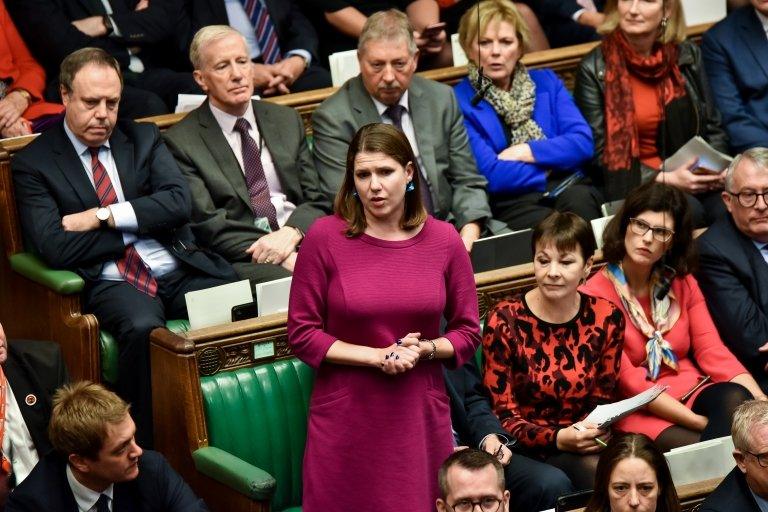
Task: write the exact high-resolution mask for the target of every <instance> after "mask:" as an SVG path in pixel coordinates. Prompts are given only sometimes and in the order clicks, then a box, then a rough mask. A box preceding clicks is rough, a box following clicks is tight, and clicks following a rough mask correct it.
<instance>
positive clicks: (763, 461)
mask: <svg viewBox="0 0 768 512" xmlns="http://www.w3.org/2000/svg"><path fill="white" fill-rule="evenodd" d="M744 451H746V452H747V453H748V454H750V455H751V456H753V457H754V458H756V459H757V463H758V464H760V467H761V468H768V452H764V453H752V452H751V451H749V450H744Z"/></svg>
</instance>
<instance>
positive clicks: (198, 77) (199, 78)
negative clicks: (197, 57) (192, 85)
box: [192, 69, 208, 93]
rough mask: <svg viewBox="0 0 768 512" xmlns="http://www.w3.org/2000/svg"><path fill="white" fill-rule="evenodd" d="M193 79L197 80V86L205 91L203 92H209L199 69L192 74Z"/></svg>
mask: <svg viewBox="0 0 768 512" xmlns="http://www.w3.org/2000/svg"><path fill="white" fill-rule="evenodd" d="M192 78H194V79H195V82H197V85H199V86H200V88H201V89H202V90H203V92H205V93H207V92H208V86H207V85H205V83H204V82H203V74H202V73H201V72H200V70H199V69H196V70H194V71H193V72H192Z"/></svg>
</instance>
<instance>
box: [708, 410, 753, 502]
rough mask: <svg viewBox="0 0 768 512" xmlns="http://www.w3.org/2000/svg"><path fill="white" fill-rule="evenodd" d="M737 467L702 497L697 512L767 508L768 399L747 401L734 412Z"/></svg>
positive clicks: (732, 428) (734, 455) (732, 433)
mask: <svg viewBox="0 0 768 512" xmlns="http://www.w3.org/2000/svg"><path fill="white" fill-rule="evenodd" d="M731 436H732V437H733V446H734V450H733V458H734V459H736V467H735V468H734V469H733V471H731V472H730V473H728V475H727V476H726V477H725V479H724V480H723V481H722V482H721V483H720V485H718V486H717V488H716V489H715V490H714V491H713V492H712V494H710V495H709V497H707V499H706V500H704V503H703V504H702V505H701V508H700V509H699V510H700V512H731V511H738V512H762V511H764V510H768V470H766V468H768V402H766V401H764V400H750V401H748V402H744V403H743V404H741V405H740V406H739V407H737V408H736V411H735V412H734V413H733V425H732V427H731Z"/></svg>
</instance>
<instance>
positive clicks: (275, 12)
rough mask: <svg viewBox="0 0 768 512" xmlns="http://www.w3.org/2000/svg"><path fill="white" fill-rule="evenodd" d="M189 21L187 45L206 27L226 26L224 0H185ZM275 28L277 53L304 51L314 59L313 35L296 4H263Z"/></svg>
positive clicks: (271, 0) (287, 0)
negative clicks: (189, 29) (277, 44)
mask: <svg viewBox="0 0 768 512" xmlns="http://www.w3.org/2000/svg"><path fill="white" fill-rule="evenodd" d="M185 1H186V3H187V9H188V12H189V15H190V17H191V20H192V27H191V32H190V33H189V37H188V42H187V45H188V44H189V43H190V42H191V41H192V37H193V36H194V35H195V32H197V31H198V30H200V29H201V28H203V27H205V26H207V25H229V20H228V18H227V10H226V8H225V7H224V0H185ZM265 2H266V5H267V10H268V11H269V16H270V18H271V19H272V23H274V25H275V31H276V32H277V40H278V42H279V43H280V51H281V52H282V53H283V55H285V54H286V53H287V52H289V51H291V50H306V51H308V52H309V53H310V54H312V58H313V59H315V60H316V59H317V32H315V28H314V27H313V26H312V24H311V23H310V22H309V20H308V19H307V17H306V16H304V14H303V13H302V12H301V10H300V9H299V5H298V3H297V0H265Z"/></svg>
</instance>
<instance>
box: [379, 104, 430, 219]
mask: <svg viewBox="0 0 768 512" xmlns="http://www.w3.org/2000/svg"><path fill="white" fill-rule="evenodd" d="M403 114H405V107H404V106H402V105H400V104H397V105H390V106H388V107H387V109H386V110H385V111H384V115H385V116H387V117H388V118H390V119H391V120H392V124H393V125H394V126H395V128H397V129H398V130H400V131H401V132H403V133H405V131H404V130H403ZM411 149H413V148H411ZM413 165H414V167H415V168H416V172H419V165H418V162H414V163H413ZM419 178H421V187H420V190H421V202H422V203H423V204H424V208H425V209H426V210H427V213H430V214H431V213H434V212H435V207H434V205H433V204H432V193H431V192H430V187H429V182H427V178H425V177H424V174H423V173H421V174H419Z"/></svg>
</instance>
